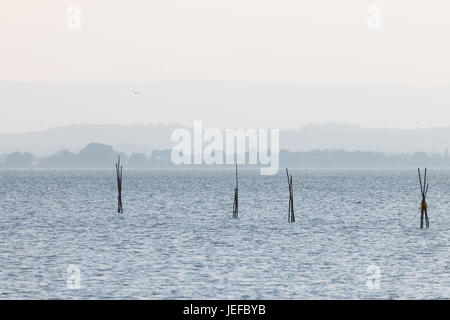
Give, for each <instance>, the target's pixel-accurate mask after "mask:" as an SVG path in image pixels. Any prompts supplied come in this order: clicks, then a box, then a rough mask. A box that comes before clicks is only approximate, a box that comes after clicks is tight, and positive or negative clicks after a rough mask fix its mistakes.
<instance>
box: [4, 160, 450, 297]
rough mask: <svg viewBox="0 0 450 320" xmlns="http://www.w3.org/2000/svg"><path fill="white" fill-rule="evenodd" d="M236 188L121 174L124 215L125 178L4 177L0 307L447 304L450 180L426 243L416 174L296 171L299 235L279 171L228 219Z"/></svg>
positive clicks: (102, 173) (184, 175) (248, 186)
mask: <svg viewBox="0 0 450 320" xmlns="http://www.w3.org/2000/svg"><path fill="white" fill-rule="evenodd" d="M233 174H234V171H233V169H229V170H228V169H208V170H206V169H203V170H194V169H177V170H173V169H167V170H126V171H125V169H124V177H123V205H124V213H123V214H117V212H116V205H117V202H116V201H117V200H116V186H115V176H114V175H115V171H114V169H111V170H1V171H0V182H1V183H0V204H1V206H0V298H1V299H16V298H31V299H53V298H67V299H93V298H98V299H117V298H123V299H183V298H187V299H222V298H223V299H361V298H362V299H372V298H382V299H421V298H427V299H428V298H444V299H449V298H450V262H449V256H450V237H449V234H450V233H449V231H450V171H448V170H432V171H431V172H430V179H429V180H430V191H429V200H428V203H429V216H430V226H431V228H430V229H428V230H425V229H424V230H420V229H419V223H420V221H419V218H420V213H419V210H418V206H419V204H420V200H421V199H420V188H419V185H418V184H419V181H418V178H417V176H416V172H415V171H414V170H292V174H293V176H294V183H293V184H294V201H295V210H296V219H297V221H296V223H293V224H289V223H287V214H288V212H287V210H288V185H287V181H286V176H285V173H284V172H282V171H280V172H279V174H278V175H277V176H260V175H259V171H257V170H250V169H249V170H241V171H240V181H239V201H240V203H239V215H240V219H238V220H234V219H231V210H232V205H233V192H234V190H233V188H234V175H233ZM69 266H71V267H74V268H75V269H77V268H79V271H80V277H79V278H76V279H75V283H76V284H79V285H80V288H79V289H75V290H73V289H71V284H70V283H69V285H68V283H67V280H68V277H69V273H68V270H67V268H68V267H69ZM368 268H369V270H368ZM378 268H379V269H378ZM373 270H379V271H380V273H379V275H380V276H379V282H377V281H375V282H372V281H369V278H371V277H372V276H373ZM375 273H376V271H375ZM69 279H73V278H72V276H70V277H69ZM78 280H79V281H78ZM368 281H369V283H368ZM377 284H379V286H377Z"/></svg>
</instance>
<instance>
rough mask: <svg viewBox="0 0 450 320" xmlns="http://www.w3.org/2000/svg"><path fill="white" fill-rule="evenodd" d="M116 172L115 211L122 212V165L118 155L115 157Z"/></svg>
mask: <svg viewBox="0 0 450 320" xmlns="http://www.w3.org/2000/svg"><path fill="white" fill-rule="evenodd" d="M116 174H117V212H118V213H122V212H123V208H122V165H121V164H120V156H118V157H117V162H116Z"/></svg>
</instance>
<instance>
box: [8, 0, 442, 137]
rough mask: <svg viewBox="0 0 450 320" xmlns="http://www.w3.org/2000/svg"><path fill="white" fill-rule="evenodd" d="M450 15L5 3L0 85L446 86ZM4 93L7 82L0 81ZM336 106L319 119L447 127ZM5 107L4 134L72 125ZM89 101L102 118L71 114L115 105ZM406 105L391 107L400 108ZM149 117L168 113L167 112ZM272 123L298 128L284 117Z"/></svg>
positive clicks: (246, 4) (269, 1) (243, 4)
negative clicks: (26, 115) (364, 116)
mask: <svg viewBox="0 0 450 320" xmlns="http://www.w3.org/2000/svg"><path fill="white" fill-rule="evenodd" d="M78 9H79V14H78ZM449 12H450V2H448V0H429V1H426V2H425V1H419V0H396V1H392V0H391V1H387V0H346V1H336V0H315V1H302V0H189V1H187V0H150V1H149V0H127V1H124V0H122V1H119V0H96V1H92V0H72V1H66V0H40V1H25V0H15V1H8V2H6V1H4V2H2V4H1V5H0V81H1V80H3V81H18V82H33V83H43V82H45V83H67V82H78V83H110V82H116V83H120V82H134V83H139V82H161V81H187V80H201V81H209V80H214V81H231V82H243V83H276V84H279V83H286V84H300V85H302V84H305V85H311V84H327V85H329V84H331V85H349V86H353V85H360V84H374V85H380V86H410V87H429V86H447V85H450V77H449V74H450V63H449V62H448V59H449V58H448V57H450V41H449V40H450V39H449V31H450V19H449V18H448V17H449ZM78 18H79V19H78ZM78 22H79V24H78ZM0 90H4V89H2V88H1V86H0ZM1 97H2V96H1V92H0V99H1ZM449 102H450V101H449ZM340 107H342V108H343V109H342V112H339V114H340V115H342V114H343V115H344V116H345V115H347V116H348V117H343V119H341V118H340V117H338V118H333V117H327V116H326V115H327V113H329V112H327V110H326V108H324V109H323V110H322V111H321V112H322V113H323V115H324V119H323V120H324V121H333V120H336V121H341V122H342V121H343V120H347V122H351V123H355V124H361V125H365V126H387V127H392V126H393V127H415V126H421V125H426V126H433V125H444V124H445V123H444V122H443V119H444V118H448V119H450V108H448V109H449V111H446V110H439V112H434V113H433V114H428V115H426V116H425V119H419V118H417V119H412V120H411V119H410V120H409V121H407V123H402V122H401V119H400V118H399V121H398V122H394V123H392V121H391V122H389V123H383V121H380V120H376V119H374V121H373V122H370V121H367V120H364V121H363V119H361V118H358V117H354V116H353V112H352V111H350V110H346V109H345V106H336V105H330V106H329V108H330V109H329V110H335V108H340ZM361 107H362V108H364V106H361ZM424 107H425V108H426V106H424ZM0 108H2V109H3V108H5V109H4V110H6V109H8V118H7V119H3V120H0V132H21V131H27V130H34V129H43V128H45V127H47V126H53V125H66V124H69V123H71V119H70V118H67V119H58V118H55V119H56V120H55V121H54V123H53V122H51V123H48V125H42V121H43V120H44V119H43V118H40V117H39V116H37V117H35V118H34V119H33V121H28V122H27V124H26V125H24V124H23V112H24V111H25V112H26V109H25V110H24V109H23V108H24V107H23V106H22V108H18V110H17V111H14V101H10V100H8V101H5V100H4V101H1V100H0ZM29 108H30V109H31V108H39V109H41V108H43V109H42V111H43V112H42V113H49V112H51V109H49V110H46V109H45V108H46V106H37V105H35V104H30V106H29ZM96 108H99V110H98V112H95V114H97V116H96V115H95V114H94V115H90V114H89V113H86V114H83V117H82V118H81V119H73V120H74V121H77V122H79V121H80V120H83V121H84V122H85V123H101V122H102V118H101V117H99V116H98V115H101V114H102V113H104V112H102V111H107V110H110V109H108V106H106V105H97V106H96ZM179 108H183V106H180V107H179ZM211 108H214V106H211ZM402 108H404V106H403V107H401V106H399V109H397V110H395V113H396V114H398V113H402V112H406V111H407V110H406V109H402ZM70 111H73V110H70ZM172 111H173V112H172V113H173V114H176V113H177V110H176V109H174V110H172ZM416 111H417V110H416ZM134 112H135V117H134V118H133V117H132V118H130V119H127V122H130V123H131V122H142V120H143V119H146V118H147V117H148V114H147V113H145V112H144V111H142V112H139V111H136V110H134ZM333 112H334V111H333ZM414 112H415V111H414ZM69 113H70V112H69ZM153 114H154V112H153ZM42 117H44V115H43V116H42ZM47 117H48V115H47ZM268 117H272V116H271V115H268ZM154 118H156V120H157V121H163V122H171V121H172V120H175V119H171V118H170V115H166V114H164V115H163V114H161V116H160V117H158V116H156V117H154ZM386 118H389V114H386ZM320 119H321V118H320V115H315V116H314V117H311V119H309V118H308V117H307V116H306V117H305V119H304V120H303V121H302V123H303V124H306V123H308V122H311V121H316V122H317V120H320ZM108 120H109V121H114V120H116V119H115V118H112V119H108ZM117 120H120V119H117ZM151 120H152V119H149V120H148V121H149V122H152V121H151ZM176 120H178V119H176ZM182 120H183V119H182ZM184 120H189V121H190V120H191V119H184ZM183 122H188V121H183ZM268 122H269V121H265V122H264V123H268ZM212 123H213V124H214V125H216V123H214V121H213V122H212ZM219 124H221V125H222V126H226V125H227V124H228V122H223V123H220V122H217V125H219ZM269 124H270V122H269ZM249 125H253V124H252V123H249ZM274 125H276V126H281V127H292V126H293V124H292V123H288V122H286V123H283V121H275V122H274ZM448 125H450V121H449V123H448Z"/></svg>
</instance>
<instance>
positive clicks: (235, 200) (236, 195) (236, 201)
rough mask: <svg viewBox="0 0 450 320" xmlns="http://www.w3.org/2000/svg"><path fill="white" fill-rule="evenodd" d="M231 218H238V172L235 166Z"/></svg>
mask: <svg viewBox="0 0 450 320" xmlns="http://www.w3.org/2000/svg"><path fill="white" fill-rule="evenodd" d="M233 218H234V219H237V218H239V214H238V170H237V164H236V187H235V188H234V203H233Z"/></svg>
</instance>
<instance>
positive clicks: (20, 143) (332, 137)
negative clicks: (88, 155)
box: [0, 124, 450, 156]
mask: <svg viewBox="0 0 450 320" xmlns="http://www.w3.org/2000/svg"><path fill="white" fill-rule="evenodd" d="M180 127H181V126H178V125H166V124H149V125H129V126H128V125H114V124H106V125H71V126H66V127H59V128H54V129H50V130H48V131H40V132H29V133H19V134H0V154H4V153H11V152H14V151H20V152H31V153H33V154H35V155H37V156H45V155H50V154H53V153H55V152H57V151H59V150H62V149H66V150H68V151H70V152H78V151H80V150H81V149H82V148H83V147H84V146H86V145H87V144H89V143H91V142H97V143H103V144H107V145H111V146H113V148H114V149H117V150H121V151H122V152H125V153H129V154H131V153H144V154H147V155H150V154H151V153H152V151H154V150H164V149H170V148H172V146H173V145H174V143H172V142H171V141H170V135H171V133H172V131H173V130H175V129H177V128H180ZM280 147H281V149H285V150H290V151H310V150H316V149H343V150H347V151H374V152H384V153H387V154H399V153H414V152H427V153H441V154H443V153H444V152H445V150H446V149H450V127H443V128H429V129H377V128H361V127H358V126H354V125H345V124H325V125H309V126H304V127H302V128H300V129H297V130H282V131H280Z"/></svg>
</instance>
